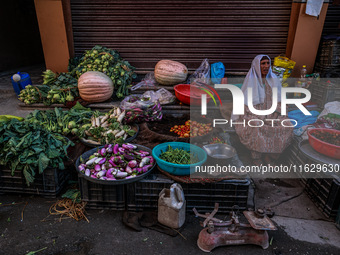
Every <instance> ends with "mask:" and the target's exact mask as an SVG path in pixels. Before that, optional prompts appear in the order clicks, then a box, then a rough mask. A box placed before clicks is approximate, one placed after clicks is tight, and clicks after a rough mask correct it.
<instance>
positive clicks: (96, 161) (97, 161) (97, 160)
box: [94, 158, 103, 164]
mask: <svg viewBox="0 0 340 255" xmlns="http://www.w3.org/2000/svg"><path fill="white" fill-rule="evenodd" d="M102 159H103V158H97V159H96V160H95V161H94V163H96V164H98V163H99V162H100V161H101V160H102Z"/></svg>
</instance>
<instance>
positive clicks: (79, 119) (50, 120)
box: [25, 103, 93, 135]
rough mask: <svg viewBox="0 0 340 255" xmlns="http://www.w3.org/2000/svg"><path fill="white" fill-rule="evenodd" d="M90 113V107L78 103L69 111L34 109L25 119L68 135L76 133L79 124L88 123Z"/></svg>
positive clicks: (49, 129) (51, 130)
mask: <svg viewBox="0 0 340 255" xmlns="http://www.w3.org/2000/svg"><path fill="white" fill-rule="evenodd" d="M92 114H93V112H92V111H91V110H90V109H88V108H85V107H83V106H81V105H80V104H79V103H78V105H76V106H74V107H73V108H71V109H70V110H69V111H63V110H62V109H61V108H54V110H46V111H41V110H34V111H33V112H31V113H29V114H28V115H27V117H26V119H25V121H26V122H28V123H32V124H35V125H40V126H41V127H42V128H44V129H47V130H48V131H50V132H54V133H60V134H63V135H68V134H69V133H72V134H76V133H77V132H78V129H79V127H80V126H81V125H83V124H86V123H90V118H91V116H92Z"/></svg>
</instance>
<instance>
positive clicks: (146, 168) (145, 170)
mask: <svg viewBox="0 0 340 255" xmlns="http://www.w3.org/2000/svg"><path fill="white" fill-rule="evenodd" d="M151 167H152V165H146V166H143V168H142V169H143V173H146V172H147V171H148V170H149V169H150V168H151Z"/></svg>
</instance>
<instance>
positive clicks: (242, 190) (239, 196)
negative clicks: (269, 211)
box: [126, 174, 250, 213]
mask: <svg viewBox="0 0 340 255" xmlns="http://www.w3.org/2000/svg"><path fill="white" fill-rule="evenodd" d="M173 183H174V181H173V180H172V179H169V178H167V177H166V176H164V175H162V174H152V175H150V176H149V178H147V179H144V180H141V181H139V182H136V183H132V184H127V198H126V199H127V209H128V210H130V211H142V210H157V206H158V197H159V193H160V192H161V190H162V189H163V188H169V187H170V186H171V184H173ZM180 184H181V186H182V188H183V190H184V195H185V200H186V210H187V212H192V209H193V208H194V207H195V208H196V209H197V210H199V211H200V212H211V211H212V210H213V209H214V207H215V203H219V209H218V211H219V213H229V212H230V211H231V210H232V207H233V206H234V205H238V206H239V209H240V210H246V209H247V200H248V191H249V185H250V181H249V180H248V179H242V180H224V181H220V182H216V183H205V184H201V183H190V184H187V183H180Z"/></svg>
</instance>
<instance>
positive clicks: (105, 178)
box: [99, 176, 107, 181]
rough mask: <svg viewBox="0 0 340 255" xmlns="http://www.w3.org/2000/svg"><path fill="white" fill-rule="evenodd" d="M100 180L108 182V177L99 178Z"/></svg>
mask: <svg viewBox="0 0 340 255" xmlns="http://www.w3.org/2000/svg"><path fill="white" fill-rule="evenodd" d="M99 180H104V181H106V180H107V177H106V176H102V177H100V178H99Z"/></svg>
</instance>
